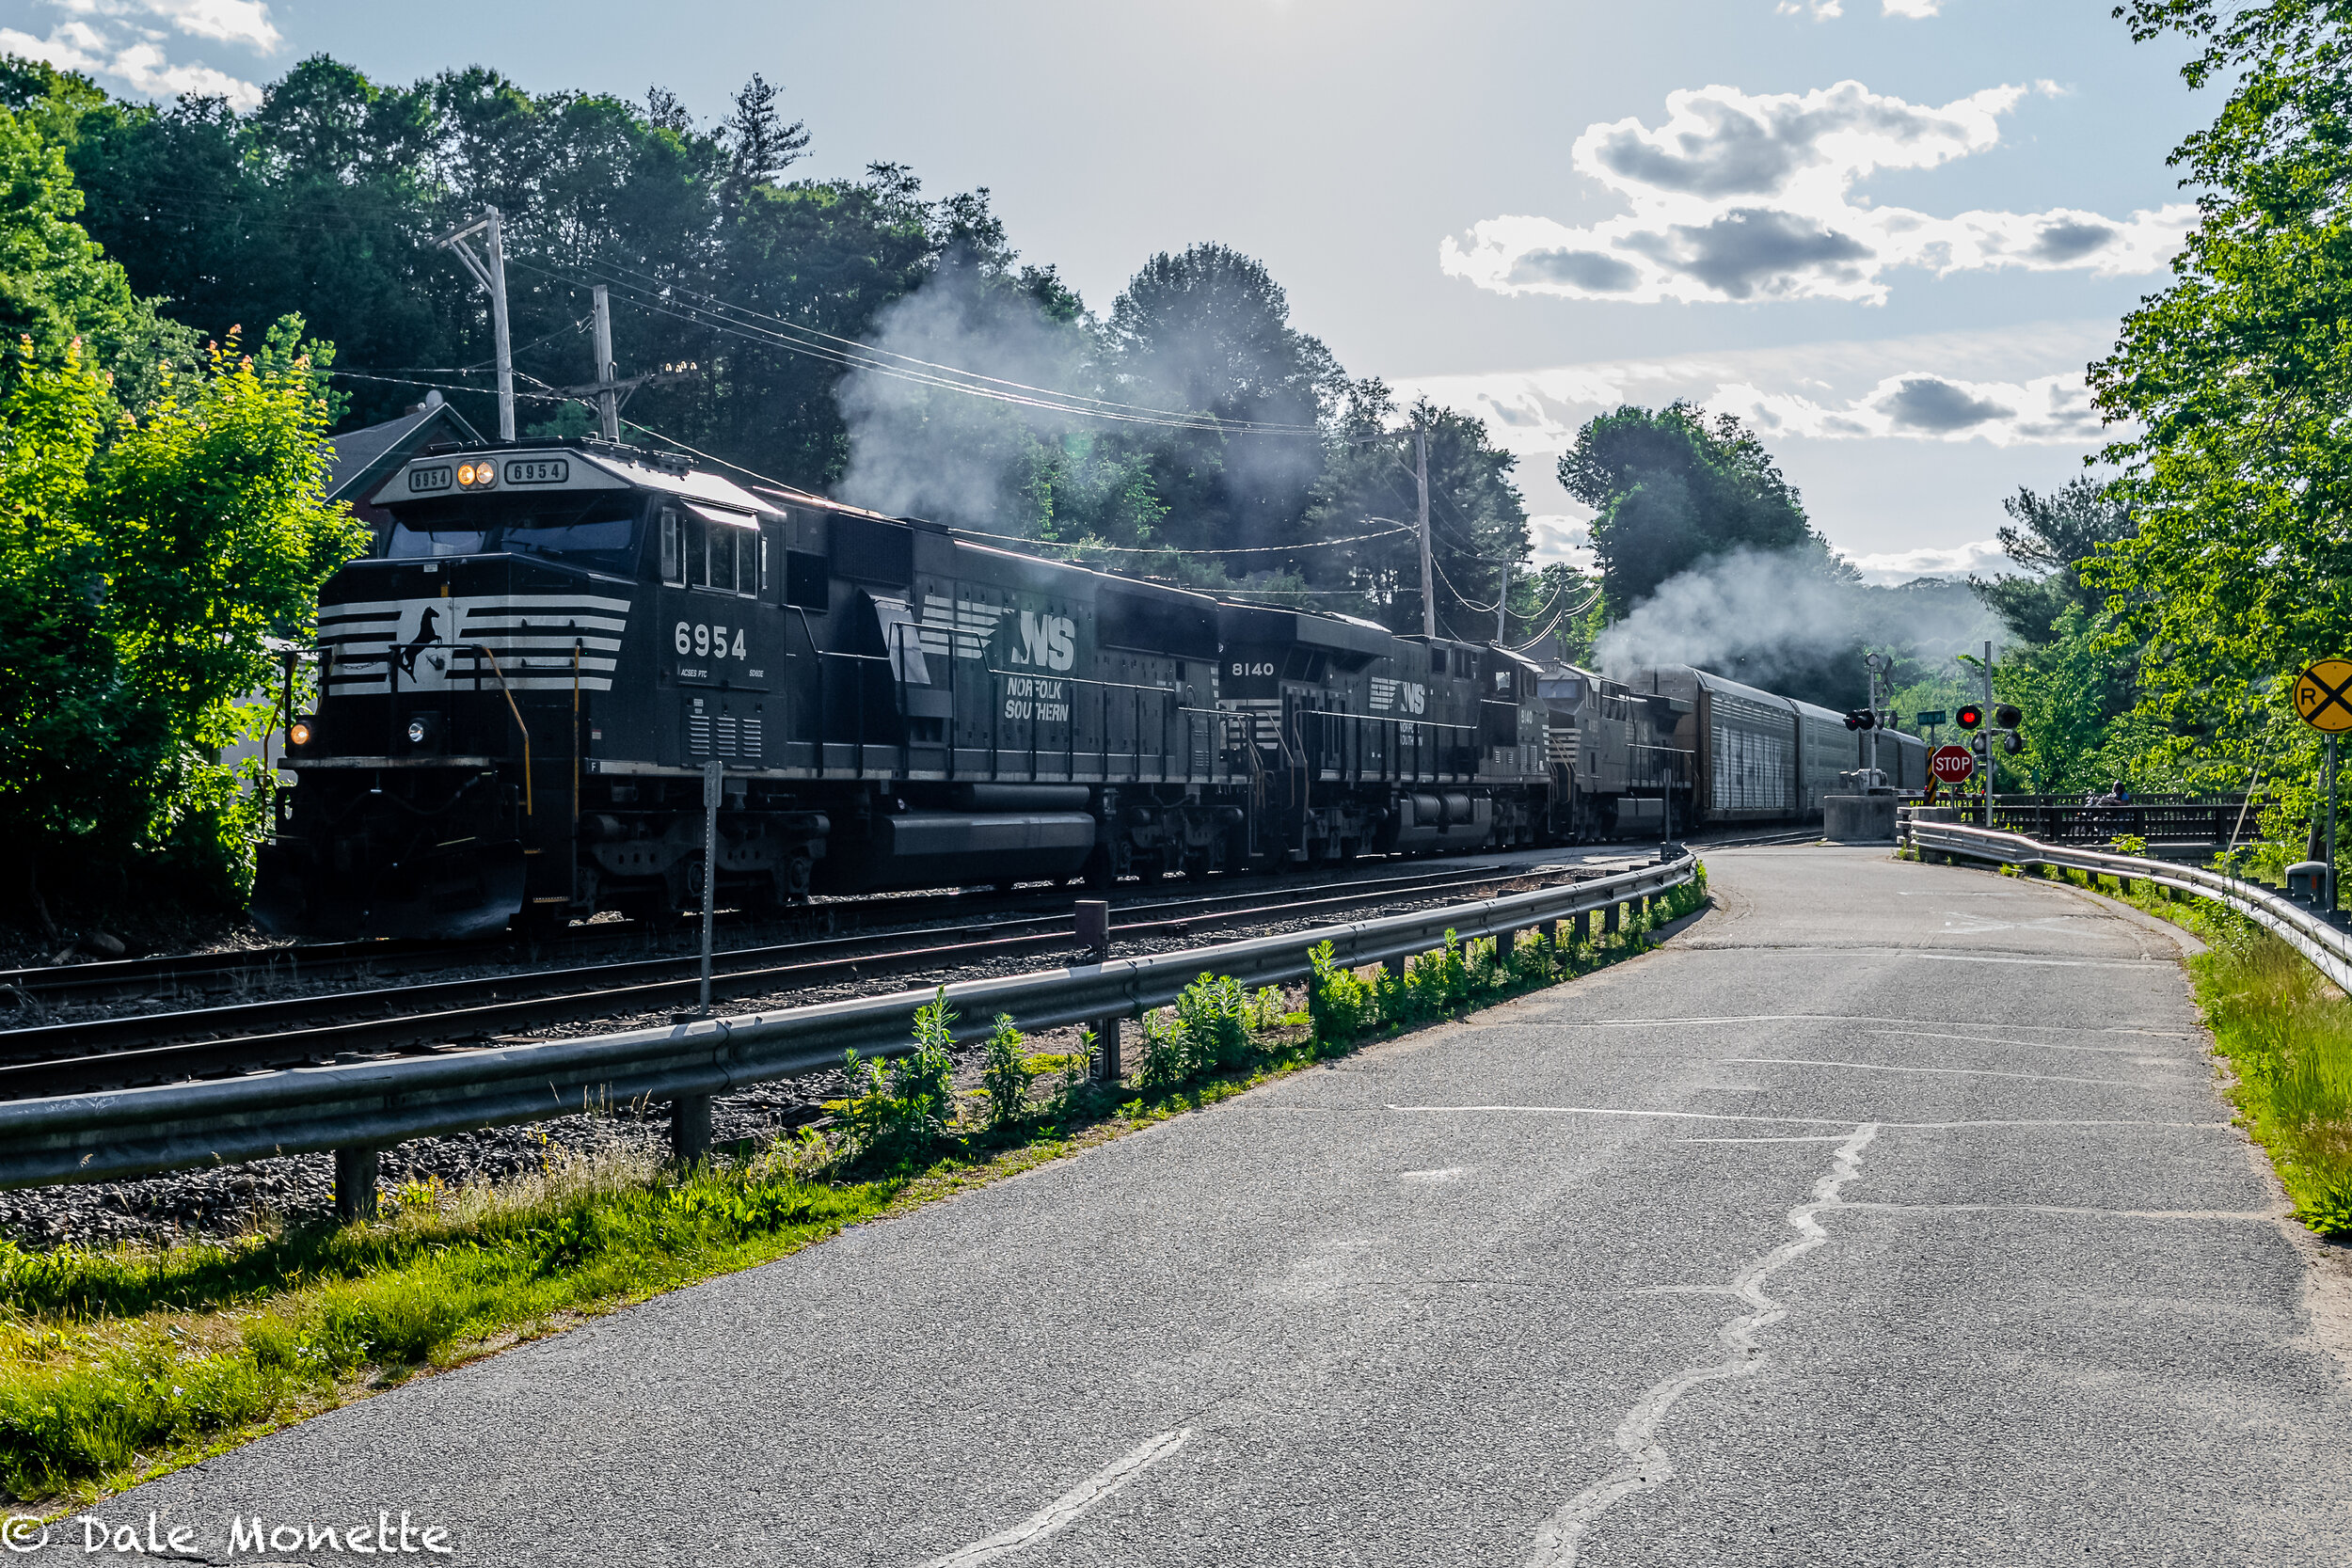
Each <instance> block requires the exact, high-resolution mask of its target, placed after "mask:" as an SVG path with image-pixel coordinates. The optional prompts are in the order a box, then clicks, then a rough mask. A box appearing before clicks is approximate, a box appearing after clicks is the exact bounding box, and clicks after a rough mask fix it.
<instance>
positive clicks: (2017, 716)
mask: <svg viewBox="0 0 2352 1568" xmlns="http://www.w3.org/2000/svg"><path fill="white" fill-rule="evenodd" d="M2025 721H2026V716H2025V715H2024V714H2023V713H2020V712H2019V711H2018V710H2017V709H2015V708H2013V707H2011V706H2010V705H2008V704H2007V703H2002V704H2001V705H1998V706H1996V707H1995V708H1994V710H1993V722H1994V724H1996V725H1998V726H1999V727H2000V728H2002V729H2005V730H2013V729H2015V728H2016V727H2017V726H2018V725H2020V724H2022V723H2024V722H2025Z"/></svg>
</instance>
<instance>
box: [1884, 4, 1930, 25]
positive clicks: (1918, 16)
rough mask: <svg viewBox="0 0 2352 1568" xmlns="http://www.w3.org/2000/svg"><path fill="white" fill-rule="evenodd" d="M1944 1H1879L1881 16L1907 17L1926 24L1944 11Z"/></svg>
mask: <svg viewBox="0 0 2352 1568" xmlns="http://www.w3.org/2000/svg"><path fill="white" fill-rule="evenodd" d="M1943 7H1944V0H1879V14H1880V15H1881V16H1907V17H1909V18H1911V20H1912V21H1914V22H1924V21H1926V20H1927V19H1928V18H1929V17H1931V16H1933V15H1934V14H1935V13H1936V12H1937V11H1939V10H1941V9H1943Z"/></svg>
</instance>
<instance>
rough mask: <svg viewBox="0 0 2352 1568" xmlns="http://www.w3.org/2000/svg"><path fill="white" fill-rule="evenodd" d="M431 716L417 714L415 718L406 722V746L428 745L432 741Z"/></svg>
mask: <svg viewBox="0 0 2352 1568" xmlns="http://www.w3.org/2000/svg"><path fill="white" fill-rule="evenodd" d="M433 731H434V723H433V715H431V714H429V713H420V714H418V715H417V716H416V717H415V718H413V719H411V720H409V721H408V729H407V735H408V744H409V745H411V746H422V745H425V744H427V743H429V742H430V741H431V740H432V739H433Z"/></svg>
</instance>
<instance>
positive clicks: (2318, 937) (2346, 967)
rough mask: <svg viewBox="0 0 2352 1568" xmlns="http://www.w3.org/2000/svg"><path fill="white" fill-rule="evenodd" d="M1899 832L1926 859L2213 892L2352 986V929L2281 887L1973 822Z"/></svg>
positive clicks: (1921, 825)
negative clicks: (2048, 869) (2052, 869)
mask: <svg viewBox="0 0 2352 1568" xmlns="http://www.w3.org/2000/svg"><path fill="white" fill-rule="evenodd" d="M1899 834H1900V836H1901V840H1902V842H1904V843H1905V844H1907V845H1908V846H1909V847H1913V848H1915V849H1917V850H1918V851H1919V853H1920V855H1921V856H1922V857H1927V856H1943V857H1946V858H1948V859H1952V860H1969V861H1982V862H1987V863H1993V864H1996V865H2019V866H2027V865H2055V866H2059V867H2062V868H2064V869H2067V870H2071V871H2087V872H2090V873H2091V874H2092V875H2094V876H2101V877H2113V878H2115V879H2118V880H2119V881H2121V882H2122V883H2123V885H2124V887H2125V889H2126V890H2127V891H2128V890H2129V888H2130V887H2131V885H2132V884H2134V883H2136V882H2146V883H2147V884H2149V885H2150V886H2152V887H2164V888H2172V889H2174V890H2176V891H2178V892H2182V893H2187V894H2193V895H2196V896H2197V897H2200V898H2210V899H2212V900H2213V901H2214V902H2215V903H2217V904H2223V905H2227V906H2228V907H2229V908H2231V909H2233V910H2235V911H2238V912H2239V913H2240V914H2243V915H2245V916H2247V917H2248V918H2249V919H2250V920H2252V921H2254V922H2255V923H2256V924H2257V925H2261V926H2264V927H2268V928H2269V929H2270V930H2271V931H2273V932H2275V933H2277V935H2278V936H2279V938H2280V940H2281V941H2283V942H2286V943H2287V945H2288V946H2290V947H2292V948H2294V949H2295V950H2296V952H2298V953H2300V954H2302V955H2303V957H2305V958H2309V959H2310V960H2311V961H2312V967H2313V968H2315V969H2317V970H2318V971H2319V972H2320V973H2321V974H2325V975H2326V976H2328V979H2330V980H2332V981H2334V982H2335V983H2336V984H2337V985H2338V986H2340V987H2342V988H2344V990H2352V934H2347V933H2346V932H2345V931H2344V929H2343V928H2342V927H2338V926H2336V925H2334V924H2332V923H2331V922H2329V921H2328V918H2327V917H2326V916H2325V915H2323V914H2322V913H2320V912H2319V911H2316V910H2314V909H2312V908H2311V907H2310V906H2309V905H2306V904H2299V903H2297V902H2296V901H2295V900H2294V899H2292V898H2289V897H2287V896H2286V895H2284V894H2281V893H2280V892H2279V891H2278V890H2277V889H2275V888H2269V887H2265V886H2264V885H2263V884H2262V883H2260V882H2250V881H2248V880H2246V879H2243V878H2239V877H2231V876H2225V875H2223V874H2222V873H2220V872H2218V871H2207V870H2204V869H2202V868H2201V867H2198V866H2193V865H2180V864H2176V863H2172V862H2170V861H2159V860H2150V859H2148V858H2146V857H2144V856H2140V855H2118V854H2114V853H2112V852H2110V851H2106V850H2100V849H2089V848H2083V847H2078V846H2074V845H2066V844H2048V843H2044V842H2042V841H2041V840H2039V839H2033V838H2028V837H2026V836H2025V835H2024V834H2022V833H2005V832H1997V831H1994V830H1991V829H1986V828H1972V827H1968V826H1966V825H1965V824H1962V823H1956V822H1919V821H1907V822H1905V823H1904V824H1903V825H1902V826H1901V827H1900V829H1899Z"/></svg>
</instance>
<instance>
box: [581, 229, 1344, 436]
mask: <svg viewBox="0 0 2352 1568" xmlns="http://www.w3.org/2000/svg"><path fill="white" fill-rule="evenodd" d="M607 265H608V266H609V267H610V268H611V270H612V271H615V272H621V273H626V274H628V276H629V277H637V278H643V279H644V281H645V283H647V284H650V285H652V286H653V287H655V288H657V289H660V290H662V291H664V292H667V293H676V294H683V295H686V296H688V297H690V298H693V299H698V300H700V301H702V302H703V303H704V304H706V305H709V306H711V307H713V308H715V309H723V310H729V311H733V312H734V313H735V314H736V315H738V316H748V317H753V318H755V319H757V320H760V321H767V322H773V323H775V324H776V325H778V326H780V327H782V328H784V329H785V330H786V331H787V332H798V333H803V334H805V335H807V336H808V337H811V338H817V339H822V340H823V341H827V342H831V343H835V344H838V345H839V346H841V347H842V348H843V349H845V350H850V351H853V352H855V353H860V354H871V355H878V356H882V357H884V358H890V359H896V360H899V361H901V362H902V363H905V364H909V365H915V366H920V367H921V368H922V369H924V370H929V371H937V372H941V373H942V374H944V375H950V376H965V377H969V378H970V379H972V380H975V381H985V382H990V383H993V384H994V385H996V386H999V387H1008V388H1013V389H1015V390H1017V391H1024V392H1034V393H1037V394H1039V395H1040V396H1042V397H1048V398H1056V399H1060V400H1064V401H1067V402H1072V403H1084V404H1094V405H1096V406H1097V407H1101V408H1105V409H1119V410H1122V411H1125V412H1128V413H1134V414H1144V415H1153V416H1158V417H1163V418H1170V419H1191V418H1199V417H1201V416H1195V415H1187V414H1184V413H1182V412H1180V411H1179V410H1176V409H1172V408H1154V407H1152V406H1150V405H1148V404H1136V403H1121V402H1119V401H1118V400H1116V399H1112V398H1098V397H1090V396H1089V395H1087V394H1086V393H1083V392H1065V391H1061V390H1058V389H1057V388H1050V387H1035V386H1031V385H1030V384H1029V383H1027V382H1025V381H1012V380H1008V379H1007V378H1005V377H1003V376H994V375H989V374H986V373H984V372H979V371H967V370H963V369H961V367H958V366H955V365H944V364H941V363H939V362H937V361H936V360H930V359H923V358H918V357H916V356H914V355H911V354H900V353H899V352H898V351H897V350H896V349H886V348H879V347H876V346H875V345H874V344H871V343H866V342H861V341H858V340H857V339H854V338H844V337H842V336H840V335H839V334H837V333H833V332H827V331H825V330H824V329H822V328H821V327H815V326H807V325H803V324H802V323H799V322H796V321H793V320H791V319H790V318H789V317H787V316H779V315H775V314H773V313H771V312H770V311H766V310H755V309H752V308H751V307H749V306H746V305H737V304H734V303H732V302H731V301H728V300H724V299H721V298H720V297H719V296H717V295H716V294H707V293H701V292H699V291H697V290H693V289H689V288H687V287H685V286H684V285H683V284H679V283H675V282H670V281H668V280H665V279H662V278H659V277H654V276H653V275H652V274H651V273H644V272H639V271H638V270H637V269H636V268H634V267H624V266H620V265H618V264H616V263H607ZM574 286H575V287H577V286H578V285H577V284H575V285H574ZM1206 417H1207V418H1211V419H1217V420H1219V422H1220V423H1221V424H1222V425H1223V426H1225V427H1227V428H1229V429H1246V430H1248V431H1250V432H1252V433H1257V434H1272V433H1284V434H1293V435H1318V436H1319V435H1321V434H1322V430H1323V427H1322V426H1320V425H1314V424H1286V423H1282V422H1279V421H1276V420H1224V419H1222V417H1221V416H1216V415H1211V416H1206Z"/></svg>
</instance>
